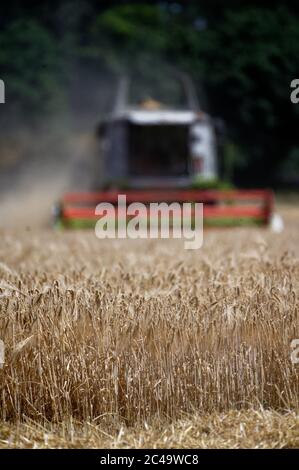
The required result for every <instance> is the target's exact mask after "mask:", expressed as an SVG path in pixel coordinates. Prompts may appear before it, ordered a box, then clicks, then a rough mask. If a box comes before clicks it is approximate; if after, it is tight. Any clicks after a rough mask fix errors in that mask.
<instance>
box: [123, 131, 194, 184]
mask: <svg viewBox="0 0 299 470" xmlns="http://www.w3.org/2000/svg"><path fill="white" fill-rule="evenodd" d="M188 131H189V129H188V126H187V125H182V124H180V125H177V124H168V125H165V124H163V125H161V124H152V125H148V124H147V125H142V124H135V123H130V124H129V129H128V140H129V152H128V154H129V174H130V176H133V177H134V176H136V177H144V176H150V177H166V176H169V177H173V176H186V175H188V172H189V149H188Z"/></svg>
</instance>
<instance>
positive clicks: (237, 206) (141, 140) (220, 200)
mask: <svg viewBox="0 0 299 470" xmlns="http://www.w3.org/2000/svg"><path fill="white" fill-rule="evenodd" d="M178 81H179V82H180V84H181V88H182V90H183V91H184V96H185V101H186V104H185V107H184V108H173V107H170V106H168V107H166V106H163V104H161V103H160V102H158V101H154V100H152V99H150V98H148V99H145V100H143V101H141V102H139V103H138V104H137V105H129V104H128V102H129V100H128V96H129V83H130V82H129V80H128V78H126V77H124V78H122V79H121V80H120V83H119V86H118V92H117V98H116V104H115V107H114V110H113V112H112V113H111V115H110V116H109V118H108V119H107V120H106V121H105V122H102V123H101V124H100V126H99V129H98V134H99V138H100V143H101V150H100V152H99V162H101V168H100V164H99V171H98V175H99V178H98V181H100V180H101V184H98V185H97V183H96V184H95V191H91V192H73V193H68V194H65V195H64V197H63V199H62V201H61V203H60V204H59V206H58V207H57V210H56V222H57V225H59V226H61V227H65V228H85V227H94V226H95V223H96V220H98V219H99V216H98V215H96V213H95V207H96V206H97V205H98V204H99V203H101V202H108V203H112V204H113V205H115V206H116V205H117V202H118V195H119V194H123V195H126V202H127V204H130V203H132V202H142V203H144V204H150V203H152V202H166V203H171V202H179V203H184V202H201V203H204V224H205V226H218V227H219V226H240V225H248V224H249V225H267V224H269V223H270V221H271V220H272V214H273V194H272V191H270V190H208V189H206V190H202V189H196V188H195V184H194V183H195V182H196V181H198V180H200V181H201V182H209V181H213V180H216V179H217V178H218V165H217V147H218V145H217V132H216V127H217V125H216V123H215V121H213V119H212V118H211V117H210V116H209V115H207V114H205V113H203V112H202V111H201V109H200V107H199V105H198V100H197V96H196V94H195V90H194V87H193V83H192V82H191V80H190V79H189V77H187V76H185V75H178Z"/></svg>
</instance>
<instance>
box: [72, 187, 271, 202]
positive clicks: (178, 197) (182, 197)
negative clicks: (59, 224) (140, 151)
mask: <svg viewBox="0 0 299 470" xmlns="http://www.w3.org/2000/svg"><path fill="white" fill-rule="evenodd" d="M123 194H124V195H126V198H127V203H131V202H162V201H164V202H173V201H179V202H187V201H198V202H209V201H227V200H233V201H236V200H239V201H245V200H250V201H266V200H270V199H271V198H272V192H271V191H268V190H248V191H245V190H244V191H243V190H242V191H208V190H207V191H199V190H195V189H194V190H175V191H173V190H169V191H166V190H164V191H161V190H146V191H144V190H140V191H103V192H96V193H68V194H65V196H64V198H63V202H64V203H65V204H72V203H87V202H88V203H98V202H101V201H105V202H111V203H117V202H118V196H119V195H123Z"/></svg>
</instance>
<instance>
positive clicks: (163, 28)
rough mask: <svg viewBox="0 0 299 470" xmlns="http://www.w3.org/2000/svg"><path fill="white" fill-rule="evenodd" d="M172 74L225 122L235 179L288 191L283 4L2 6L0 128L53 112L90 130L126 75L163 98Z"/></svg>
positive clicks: (292, 155)
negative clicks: (183, 75) (157, 87)
mask: <svg viewBox="0 0 299 470" xmlns="http://www.w3.org/2000/svg"><path fill="white" fill-rule="evenodd" d="M170 67H176V68H178V69H180V70H182V71H185V72H187V73H189V74H190V75H191V76H192V78H193V79H194V80H195V83H196V86H197V89H198V92H199V96H200V101H201V104H202V107H203V108H204V109H205V110H207V111H208V112H210V113H211V114H212V115H213V116H217V117H221V118H222V119H223V120H224V121H225V123H226V128H227V145H226V147H225V153H226V157H225V158H227V160H228V162H229V170H228V169H227V170H226V171H227V173H229V175H230V177H231V178H232V179H233V180H234V182H235V183H237V184H242V185H250V184H252V182H254V185H273V184H275V183H277V182H282V181H283V179H284V178H286V179H287V180H288V181H290V179H293V181H294V183H295V184H296V183H298V181H299V141H298V138H297V128H298V124H299V105H297V106H296V105H294V104H292V103H291V101H290V82H291V80H292V79H294V78H296V77H298V75H299V6H296V5H294V4H293V2H288V1H286V2H277V1H273V2H271V4H269V2H264V1H259V2H257V1H256V2H254V1H251V2H247V1H243V2H242V4H241V5H240V2H236V1H233V0H228V1H226V2H220V1H216V0H209V1H204V0H203V1H192V0H190V1H188V2H185V1H151V2H140V1H139V2H136V1H135V2H134V1H113V0H110V1H95V0H94V1H84V0H66V1H59V0H53V1H52V2H42V3H36V2H30V1H29V2H26V3H25V2H21V1H16V0H11V1H10V2H9V3H6V4H5V5H3V6H1V18H0V78H2V79H3V80H4V81H5V83H6V104H5V114H4V106H2V108H1V109H0V111H1V115H0V124H1V128H2V132H3V129H8V128H10V127H11V126H16V125H35V123H36V122H39V121H41V120H43V119H45V118H47V119H50V118H51V116H54V117H55V116H57V113H60V114H61V113H62V114H65V115H67V116H69V119H71V120H72V121H73V122H74V123H75V125H79V126H85V127H86V128H90V129H92V127H93V126H94V125H95V124H96V123H97V122H98V120H99V119H100V117H101V116H102V115H104V114H105V113H107V112H108V111H109V108H110V106H111V103H112V101H113V96H114V85H115V79H116V77H117V75H118V74H119V73H122V72H124V71H130V72H131V73H133V74H135V77H139V78H140V79H141V78H142V77H143V78H145V79H149V80H152V81H153V82H155V81H156V82H157V83H160V84H162V85H163V86H162V88H164V93H165V97H166V100H167V97H169V98H171V96H174V94H175V88H174V85H173V83H172V80H171V77H169V75H167V74H169V70H171V68H170ZM137 88H138V83H137V84H136V90H137Z"/></svg>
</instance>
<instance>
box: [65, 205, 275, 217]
mask: <svg viewBox="0 0 299 470" xmlns="http://www.w3.org/2000/svg"><path fill="white" fill-rule="evenodd" d="M185 213H186V212H185ZM118 214H120V216H126V208H124V209H117V208H115V211H113V212H112V213H111V214H110V215H111V217H114V215H115V216H117V215H118ZM149 214H150V211H149V210H147V215H149ZM191 214H192V215H194V214H195V211H194V209H192V210H191ZM108 215H109V213H108ZM173 215H174V216H181V211H173ZM203 215H204V217H214V218H217V217H236V218H240V217H256V218H263V219H265V218H266V215H267V214H266V212H265V209H264V208H261V207H254V206H243V207H241V206H239V207H231V206H223V207H219V206H218V207H217V206H204V208H203ZM63 217H64V218H65V219H99V218H100V216H99V215H96V214H95V208H90V207H76V208H73V207H68V208H64V209H63Z"/></svg>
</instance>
